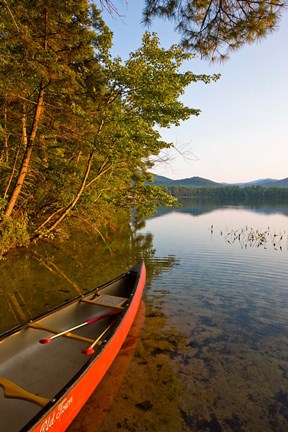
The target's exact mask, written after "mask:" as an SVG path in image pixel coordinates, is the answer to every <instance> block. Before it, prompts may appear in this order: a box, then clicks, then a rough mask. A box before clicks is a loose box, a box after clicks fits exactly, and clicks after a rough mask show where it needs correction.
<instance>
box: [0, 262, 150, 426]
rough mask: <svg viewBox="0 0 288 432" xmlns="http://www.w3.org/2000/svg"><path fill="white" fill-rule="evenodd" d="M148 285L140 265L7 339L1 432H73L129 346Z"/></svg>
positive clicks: (0, 376) (0, 363) (0, 377)
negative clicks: (75, 421)
mask: <svg viewBox="0 0 288 432" xmlns="http://www.w3.org/2000/svg"><path fill="white" fill-rule="evenodd" d="M145 278H146V270H145V265H144V262H141V263H139V264H137V265H136V266H134V267H132V268H131V269H130V270H129V271H128V272H127V273H125V274H123V275H121V276H119V277H117V278H115V279H113V280H112V281H110V282H108V283H106V284H105V285H102V286H101V287H98V288H96V289H94V290H92V291H90V292H89V293H87V294H85V295H83V296H79V297H77V298H75V299H73V300H71V301H69V302H67V303H65V304H63V305H61V306H59V307H57V308H55V309H53V310H52V311H50V312H48V313H46V314H45V315H42V316H40V317H38V318H36V319H34V320H32V321H30V322H29V323H26V324H23V325H22V326H20V327H18V328H16V329H14V330H11V331H9V332H7V333H5V334H4V335H2V337H1V341H0V387H2V388H3V390H4V392H2V391H0V431H1V432H2V431H3V432H4V431H5V432H28V431H33V432H46V431H49V432H63V431H65V430H66V429H67V427H68V426H69V424H70V423H71V422H72V420H73V419H74V418H75V417H76V415H77V414H78V412H79V411H80V410H81V408H82V406H83V405H84V404H85V402H86V401H87V399H88V398H89V396H90V395H91V394H92V392H93V391H94V390H95V388H96V387H97V385H98V384H99V382H100V381H101V379H102V378H103V376H104V375H105V373H106V371H107V370H108V368H109V366H110V365H111V363H112V362H113V360H114V358H115V357H116V355H117V353H118V351H119V350H120V348H121V346H122V344H123V342H124V341H125V338H126V336H127V334H128V332H129V330H130V327H131V325H132V323H133V321H134V318H135V316H136V313H137V310H138V308H139V304H140V301H141V297H142V292H143V289H144V285H145ZM39 342H40V343H39Z"/></svg>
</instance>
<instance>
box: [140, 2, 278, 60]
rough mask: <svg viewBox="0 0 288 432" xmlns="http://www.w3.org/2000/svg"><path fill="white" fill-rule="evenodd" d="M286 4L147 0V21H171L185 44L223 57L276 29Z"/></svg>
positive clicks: (207, 55)
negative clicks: (163, 19)
mask: <svg viewBox="0 0 288 432" xmlns="http://www.w3.org/2000/svg"><path fill="white" fill-rule="evenodd" d="M285 6H287V1H281V0H251V1H250V0H248V1H246V0H145V9H144V22H145V23H146V24H149V23H151V20H152V19H153V17H157V16H159V17H163V18H166V19H168V20H171V21H173V22H174V23H175V29H176V30H177V31H178V32H179V33H180V35H181V36H182V41H181V43H182V45H183V47H185V48H186V49H188V50H191V51H195V52H199V53H200V54H201V55H202V56H203V57H209V58H212V60H214V59H215V58H218V59H219V58H220V59H222V60H223V59H225V58H226V57H227V54H228V53H229V52H230V51H233V50H236V49H238V48H239V47H241V46H242V45H244V44H246V43H252V42H254V41H255V40H257V39H260V38H263V37H265V36H266V35H267V34H269V33H270V32H272V31H273V30H275V29H276V28H277V23H278V22H279V18H280V16H281V11H282V10H283V8H284V7H285Z"/></svg>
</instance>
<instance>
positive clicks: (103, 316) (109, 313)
mask: <svg viewBox="0 0 288 432" xmlns="http://www.w3.org/2000/svg"><path fill="white" fill-rule="evenodd" d="M119 312H120V311H119V310H118V309H113V310H112V311H109V312H106V313H105V314H103V315H98V316H96V317H94V318H91V319H89V320H87V321H85V322H83V323H81V324H78V325H77V326H74V327H71V328H69V329H67V330H63V331H62V332H60V333H57V334H55V335H53V336H50V337H49V338H45V339H40V341H39V342H42V343H43V342H46V343H47V342H48V341H49V342H51V340H53V339H56V338H58V337H60V336H63V335H65V334H66V333H69V332H71V331H73V330H76V329H78V328H81V327H84V326H86V325H90V324H93V323H94V322H96V321H100V320H101V319H103V318H106V317H108V316H110V315H114V314H116V313H119Z"/></svg>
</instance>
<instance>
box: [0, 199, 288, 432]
mask: <svg viewBox="0 0 288 432" xmlns="http://www.w3.org/2000/svg"><path fill="white" fill-rule="evenodd" d="M287 215H288V206H278V207H276V206H274V207H271V206H270V207H269V206H266V207H264V206H259V207H258V208H257V207H255V208H245V207H243V206H242V207H239V206H238V207H237V206H222V207H219V206H218V207H217V206H215V205H214V206H213V205H211V204H209V203H204V204H203V203H202V204H201V205H200V204H198V205H196V204H192V203H189V202H185V203H184V204H183V207H181V208H177V209H160V210H159V211H158V212H157V214H156V215H155V216H154V217H153V218H151V219H149V220H147V221H146V224H145V227H142V228H141V229H140V230H138V231H137V233H136V232H135V231H134V230H131V231H130V232H129V233H127V232H123V233H122V237H121V233H118V234H117V235H118V236H119V235H120V237H121V238H120V240H121V241H118V240H119V239H118V240H117V241H116V240H114V239H111V242H110V243H109V245H103V248H102V249H101V248H100V246H99V245H98V246H95V239H93V238H91V236H89V235H87V238H86V241H85V246H83V239H82V240H81V239H80V238H79V239H77V238H73V241H72V240H71V239H70V241H69V248H68V249H67V248H57V247H55V245H50V244H42V245H37V246H36V248H35V249H33V251H29V252H28V251H15V253H14V256H12V260H10V259H9V260H7V261H6V262H5V261H3V262H0V275H1V289H0V295H1V296H2V297H1V305H2V308H1V307H0V319H1V326H2V327H5V326H6V327H8V326H11V324H12V323H13V320H14V321H15V322H17V320H18V321H19V320H21V316H22V318H23V316H25V317H26V318H27V317H30V315H31V314H32V315H34V314H35V313H36V312H37V313H40V312H42V311H43V309H45V308H46V309H47V307H48V306H49V307H51V306H53V305H54V304H57V303H59V302H60V301H63V300H64V299H66V298H68V297H71V296H72V295H75V293H77V292H79V291H81V290H84V289H89V288H92V286H94V285H95V284H98V283H101V282H103V281H105V280H108V279H110V277H113V276H115V274H117V273H119V272H120V271H124V270H125V269H126V268H127V267H128V266H129V265H130V264H132V263H133V262H135V260H138V259H139V258H141V257H143V258H144V259H145V262H146V265H147V275H148V277H147V287H146V289H145V293H144V303H143V304H142V305H141V309H140V312H139V315H138V318H137V320H136V323H135V326H134V327H133V330H132V333H131V334H130V336H129V338H128V339H127V341H126V344H125V346H124V347H123V350H122V351H121V353H120V355H119V356H118V357H117V359H116V360H115V362H114V363H113V365H112V368H111V369H110V370H109V373H108V374H107V376H106V377H105V378H104V380H103V381H102V383H101V385H100V386H99V388H98V389H97V390H96V392H95V393H94V394H93V396H92V397H91V399H90V401H89V402H88V403H87V404H86V405H85V407H84V408H83V409H82V411H81V413H80V414H79V416H78V417H77V418H76V420H75V421H74V422H73V424H72V425H71V426H70V428H69V432H92V431H93V432H96V431H98V432H108V431H109V432H113V431H130V432H132V431H135V432H142V431H143V432H152V431H158V432H180V431H181V432H182V431H184V432H185V431H195V432H196V431H197V432H199V431H200V432H207V431H212V432H218V431H233V432H234V431H236V432H237V431H239V432H240V431H241V432H270V431H275V432H287V430H288V311H287V306H288V265H287V262H288V217H287ZM80 241H81V242H82V246H80V247H79V242H80ZM65 250H66V252H65ZM11 262H12V265H11ZM7 305H8V306H9V307H7Z"/></svg>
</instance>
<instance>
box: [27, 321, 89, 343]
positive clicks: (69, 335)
mask: <svg viewBox="0 0 288 432" xmlns="http://www.w3.org/2000/svg"><path fill="white" fill-rule="evenodd" d="M28 327H29V328H33V329H36V330H44V331H47V332H48V333H53V334H58V333H62V330H55V329H53V328H50V327H46V326H42V325H41V324H37V323H36V322H33V323H29V324H28ZM62 336H63V337H67V338H70V339H74V340H78V341H80V342H88V343H91V342H93V339H90V338H86V337H84V336H80V335H77V334H75V333H71V332H67V333H64V334H63V335H62Z"/></svg>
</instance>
